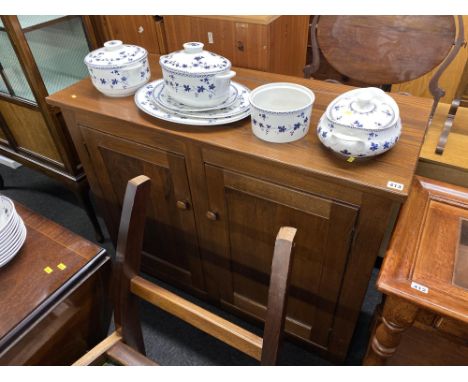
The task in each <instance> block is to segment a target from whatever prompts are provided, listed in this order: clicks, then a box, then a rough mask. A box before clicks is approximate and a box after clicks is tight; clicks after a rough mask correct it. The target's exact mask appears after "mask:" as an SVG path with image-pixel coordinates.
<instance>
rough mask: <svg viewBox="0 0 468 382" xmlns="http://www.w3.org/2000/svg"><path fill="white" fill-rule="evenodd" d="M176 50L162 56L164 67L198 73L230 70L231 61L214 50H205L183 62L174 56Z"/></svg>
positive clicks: (161, 61)
mask: <svg viewBox="0 0 468 382" xmlns="http://www.w3.org/2000/svg"><path fill="white" fill-rule="evenodd" d="M180 52H183V51H179V52H175V53H171V54H168V55H166V56H162V57H161V59H160V61H159V62H160V64H161V66H162V67H163V68H165V69H168V70H175V71H178V72H180V71H182V72H196V73H197V74H200V73H205V74H208V73H210V74H213V73H219V72H222V71H225V70H228V69H229V68H230V67H231V63H230V62H229V60H227V59H226V58H224V57H222V56H220V55H218V54H216V53H212V52H207V51H203V53H202V54H200V55H198V56H194V57H193V58H192V60H191V61H187V63H185V62H181V61H180V60H179V59H177V58H176V57H174V56H177V54H178V53H180Z"/></svg>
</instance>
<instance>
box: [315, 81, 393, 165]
mask: <svg viewBox="0 0 468 382" xmlns="http://www.w3.org/2000/svg"><path fill="white" fill-rule="evenodd" d="M400 133H401V120H400V114H399V109H398V105H397V103H396V102H395V101H394V99H393V98H392V97H390V96H389V95H388V94H386V93H385V92H384V91H383V90H381V89H378V88H363V89H355V90H351V91H349V92H346V93H344V94H342V95H340V96H339V97H337V98H335V99H334V100H333V101H332V102H331V103H330V104H329V105H328V107H327V110H326V111H325V113H324V114H323V115H322V117H321V118H320V121H319V124H318V126H317V136H318V138H319V140H320V141H321V142H322V143H323V145H324V146H326V147H327V148H329V149H331V150H332V151H334V152H335V153H337V154H339V155H341V156H343V157H346V158H349V157H354V158H366V157H372V156H375V155H379V154H383V153H384V152H386V151H388V150H390V149H391V148H392V147H393V146H394V145H395V144H396V143H397V142H398V139H399V137H400Z"/></svg>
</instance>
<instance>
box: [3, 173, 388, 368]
mask: <svg viewBox="0 0 468 382" xmlns="http://www.w3.org/2000/svg"><path fill="white" fill-rule="evenodd" d="M0 175H1V176H2V177H3V178H4V180H5V189H4V190H1V191H0V192H1V193H3V194H5V195H6V196H9V197H11V198H13V199H14V200H15V201H18V202H20V203H22V204H23V205H25V206H27V207H29V208H30V209H32V210H34V211H36V212H38V213H39V214H41V215H44V216H46V217H48V218H49V219H51V220H54V221H56V222H57V223H59V224H61V225H63V226H65V227H67V228H68V229H70V230H71V231H73V232H75V233H77V234H79V235H81V236H83V237H85V238H87V239H89V240H91V241H94V232H93V228H92V226H91V223H90V222H89V220H88V218H87V216H86V214H85V212H84V211H83V209H82V208H81V207H80V206H79V205H78V203H77V201H76V200H75V197H74V195H73V194H72V193H71V192H70V191H69V190H68V189H66V188H65V187H63V186H62V185H61V184H60V183H58V182H56V181H54V180H52V179H50V178H48V177H46V176H44V175H42V174H40V173H38V172H36V171H33V170H31V169H29V168H26V167H24V166H22V167H20V168H18V169H17V170H12V169H10V168H8V167H5V166H3V165H0ZM101 225H102V227H103V228H104V223H103V221H102V220H101ZM100 245H101V246H102V247H104V248H105V249H106V250H107V251H108V252H109V253H110V254H111V255H112V256H113V255H114V253H115V252H114V248H113V246H112V244H111V242H110V241H109V238H108V235H107V234H106V241H105V242H104V243H101V244H100ZM377 273H378V269H374V272H373V275H372V278H371V280H370V283H369V287H368V290H367V294H366V297H365V300H364V303H363V306H362V308H361V314H360V316H359V321H358V325H357V327H356V330H355V333H354V337H353V340H352V343H351V346H350V349H349V353H348V357H347V359H346V362H345V364H347V365H359V364H360V363H361V360H362V357H363V356H364V353H365V351H366V347H367V342H368V339H369V326H370V322H371V316H372V313H373V311H374V308H375V307H376V305H377V304H378V303H379V302H380V299H381V295H380V293H379V292H377V291H376V289H375V287H374V285H375V279H376V276H377ZM172 289H173V288H172ZM173 290H174V289H173ZM177 293H179V294H181V295H182V296H184V297H189V296H187V295H186V294H184V293H183V292H181V291H177ZM189 298H190V299H191V300H192V301H195V302H196V303H200V305H202V306H204V307H208V308H209V309H210V310H212V311H213V312H215V313H218V314H221V315H222V316H223V317H225V318H227V319H229V320H232V321H234V322H236V323H237V324H239V325H241V326H243V327H245V328H247V329H249V330H252V331H254V332H256V333H257V334H261V328H258V327H256V326H252V325H250V324H249V323H246V322H244V321H242V320H240V319H238V318H237V317H234V316H232V315H230V314H227V313H225V312H221V311H219V310H218V309H216V308H214V307H211V306H209V305H207V304H206V303H204V302H201V301H198V300H196V299H194V298H193V297H189ZM141 309H142V325H143V333H144V337H145V343H146V347H147V353H148V356H149V357H150V358H152V359H155V360H157V361H158V362H159V363H160V364H162V365H233V366H234V365H256V364H257V362H256V361H255V360H253V359H251V358H249V357H248V356H246V355H244V354H242V353H240V352H239V351H237V350H235V349H232V348H230V347H229V346H227V345H225V344H223V343H222V342H220V341H218V340H216V339H213V338H212V337H210V336H208V335H206V334H204V333H203V332H201V331H199V330H197V329H194V328H193V327H191V326H190V325H188V324H186V323H184V322H182V321H181V320H179V319H177V318H174V317H172V316H170V315H168V314H167V313H165V312H162V311H160V310H157V309H155V308H153V307H152V306H149V304H142V307H141ZM279 364H280V365H331V363H330V362H329V361H327V360H325V359H323V358H320V357H319V356H317V355H316V354H314V353H313V352H311V351H308V350H306V349H304V348H303V347H301V346H298V345H296V344H294V343H291V342H289V341H285V342H284V345H283V348H282V351H281V356H280V360H279Z"/></svg>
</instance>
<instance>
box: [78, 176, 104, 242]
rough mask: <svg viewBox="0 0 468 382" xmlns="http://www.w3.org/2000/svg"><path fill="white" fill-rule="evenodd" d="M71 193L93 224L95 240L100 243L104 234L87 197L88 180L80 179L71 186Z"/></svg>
mask: <svg viewBox="0 0 468 382" xmlns="http://www.w3.org/2000/svg"><path fill="white" fill-rule="evenodd" d="M73 193H74V194H75V196H76V198H77V199H78V200H79V202H80V203H81V205H82V206H83V208H84V210H85V212H86V215H88V218H89V220H90V221H91V224H92V225H93V228H94V234H95V236H96V240H97V241H98V242H99V243H102V242H103V241H104V234H103V233H102V229H101V226H100V225H99V221H98V219H97V215H96V211H95V210H94V207H93V204H92V203H91V199H90V197H89V185H88V182H87V181H81V182H80V183H78V184H77V185H76V187H73Z"/></svg>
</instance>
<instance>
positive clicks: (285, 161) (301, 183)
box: [48, 56, 431, 362]
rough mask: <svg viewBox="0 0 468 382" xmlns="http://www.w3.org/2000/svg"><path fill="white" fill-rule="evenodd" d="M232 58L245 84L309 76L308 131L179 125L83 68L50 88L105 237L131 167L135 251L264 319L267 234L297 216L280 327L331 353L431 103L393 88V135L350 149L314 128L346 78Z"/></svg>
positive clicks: (167, 276)
mask: <svg viewBox="0 0 468 382" xmlns="http://www.w3.org/2000/svg"><path fill="white" fill-rule="evenodd" d="M157 62H158V57H157V56H151V57H150V63H151V65H152V66H151V72H152V76H153V79H158V78H160V77H161V69H160V67H159V65H158V64H157ZM234 70H236V71H237V77H236V80H237V81H238V82H240V83H242V84H243V85H245V86H247V87H249V88H250V89H254V88H255V87H257V86H259V85H262V84H265V83H268V82H284V81H286V82H297V83H299V84H301V85H305V86H309V87H311V88H312V89H313V90H314V92H315V94H316V102H315V105H314V111H313V113H312V116H311V130H310V132H309V134H308V135H307V136H306V137H305V138H303V139H301V140H299V141H297V142H292V143H288V144H271V143H267V142H264V141H261V140H259V139H258V138H256V137H255V136H254V135H253V133H252V131H251V127H250V123H251V122H250V119H244V120H242V121H238V122H235V123H232V124H230V125H226V126H186V125H177V124H174V123H170V122H165V121H162V120H158V119H154V118H151V117H149V116H147V115H145V114H144V113H142V112H140V111H139V110H138V109H137V107H136V106H135V105H134V101H133V99H132V98H128V97H127V98H120V99H113V98H109V97H102V96H101V95H100V94H99V92H98V91H97V90H96V89H95V88H94V87H93V85H92V84H91V82H90V81H89V80H83V81H81V82H79V83H78V84H76V85H74V86H72V87H70V88H68V89H66V90H64V91H62V92H59V93H56V94H54V95H52V96H50V97H49V98H48V101H49V102H50V103H51V104H53V105H55V106H59V107H60V108H61V109H62V112H63V115H64V118H65V120H66V122H67V126H68V128H69V131H70V134H71V136H72V138H73V141H74V143H75V145H76V147H77V150H78V153H79V156H80V159H81V160H82V163H83V165H84V167H85V169H86V173H87V174H88V178H89V181H90V184H91V187H92V190H93V193H94V195H96V200H97V203H98V205H99V206H100V208H101V211H102V214H103V216H104V218H105V221H106V224H107V226H108V229H109V232H110V233H111V236H112V237H113V239H114V240H115V239H116V237H117V231H118V224H119V220H118V216H119V214H120V210H121V206H122V199H123V195H124V190H125V184H126V182H127V180H128V179H129V178H132V177H134V176H136V175H141V174H144V175H147V176H148V177H150V178H151V181H152V187H151V192H152V197H151V201H150V204H149V207H148V219H147V223H146V229H147V231H146V235H145V236H146V237H145V244H144V257H143V264H142V265H143V270H144V271H146V272H148V273H149V274H151V275H153V276H156V277H158V278H160V279H162V280H165V281H167V282H169V283H170V284H173V285H176V286H179V287H182V288H184V289H186V290H188V291H191V292H192V293H194V294H196V295H197V296H199V297H204V298H206V299H208V300H210V301H211V302H213V303H215V304H216V305H219V306H221V307H223V308H225V309H227V310H230V311H233V312H235V313H237V314H239V315H241V316H242V317H246V318H250V319H251V320H253V321H255V322H262V320H263V319H264V316H265V302H266V299H267V290H268V280H269V266H270V264H271V254H272V253H273V245H274V242H275V235H276V233H277V232H278V229H279V227H281V226H285V225H286V226H294V227H296V228H298V232H297V236H296V239H297V240H296V243H297V244H296V249H295V257H294V259H293V264H292V273H291V287H290V291H289V297H288V307H287V318H286V325H285V328H286V332H287V333H288V334H289V335H290V336H292V337H294V338H296V339H299V340H300V341H302V342H303V343H307V344H309V345H310V346H312V347H313V348H314V349H316V350H317V351H319V352H320V353H321V354H323V355H325V356H328V357H329V358H331V359H334V360H335V361H338V362H340V361H342V360H343V359H344V358H345V356H346V353H347V350H348V346H349V343H350V341H351V337H352V335H353V331H354V327H355V325H356V321H357V319H358V315H359V312H360V308H361V304H362V301H363V298H364V295H365V292H366V289H367V286H368V282H369V278H370V275H371V272H372V269H373V266H374V262H375V260H376V257H377V254H378V252H379V248H380V246H381V245H382V242H383V238H384V235H385V232H386V230H387V229H388V228H389V227H391V225H392V216H393V213H394V212H395V210H397V209H398V207H399V205H400V204H401V203H402V202H404V200H405V199H406V196H407V194H408V188H409V186H410V184H411V180H412V177H413V174H414V170H415V167H416V163H417V160H418V154H419V150H420V147H421V144H422V140H423V136H424V132H425V127H426V123H427V118H428V115H429V112H430V108H431V103H430V101H429V100H426V99H419V98H415V97H404V96H398V95H397V96H395V98H396V101H397V102H398V105H399V107H400V113H401V116H402V119H403V120H404V121H405V124H404V128H403V131H402V135H401V138H400V140H399V143H398V145H396V146H395V148H393V149H392V150H390V151H389V152H388V153H386V154H384V155H381V156H379V157H377V158H373V159H372V160H369V161H367V162H360V163H349V162H346V161H344V160H343V159H339V158H337V157H335V155H334V154H332V153H330V152H328V151H327V150H326V149H325V148H324V147H322V145H321V144H320V142H319V141H318V138H317V137H316V135H315V134H314V130H315V129H314V127H315V126H316V125H317V123H318V119H319V118H320V116H321V115H322V114H323V112H324V110H325V108H326V106H327V105H328V104H329V103H330V102H331V101H332V100H333V98H335V97H336V96H337V95H338V94H341V93H343V92H344V91H347V90H350V88H349V87H347V86H345V85H337V84H330V83H325V82H320V81H315V80H305V79H300V78H297V77H292V76H284V75H279V74H271V73H264V72H261V71H253V70H248V69H241V68H234ZM71 94H75V95H76V98H71V97H70V95H71ZM389 181H392V182H394V183H397V184H399V187H397V189H395V188H389Z"/></svg>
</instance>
